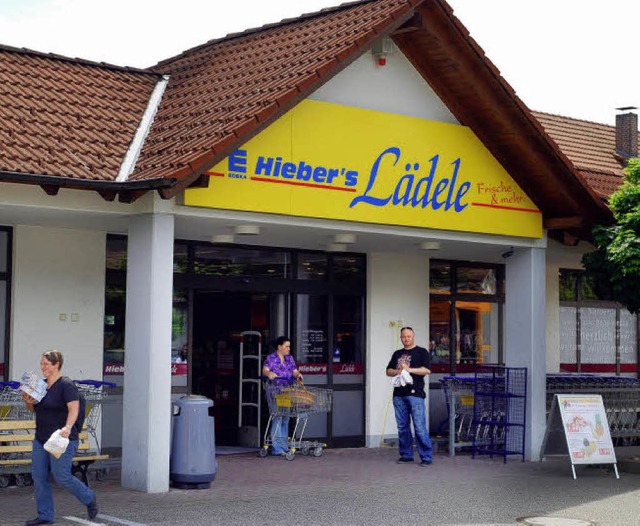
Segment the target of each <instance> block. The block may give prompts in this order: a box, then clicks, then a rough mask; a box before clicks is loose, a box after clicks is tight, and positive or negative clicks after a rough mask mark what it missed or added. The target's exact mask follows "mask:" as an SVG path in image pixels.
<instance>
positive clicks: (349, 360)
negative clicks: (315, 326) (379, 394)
mask: <svg viewBox="0 0 640 526" xmlns="http://www.w3.org/2000/svg"><path fill="white" fill-rule="evenodd" d="M333 310H334V315H333V322H334V331H335V332H334V346H333V352H332V361H333V374H334V375H343V376H342V377H341V378H340V379H338V378H336V377H334V381H342V380H344V381H345V382H350V383H363V382H364V365H363V355H364V333H363V328H364V321H363V312H364V302H363V300H362V298H361V297H360V296H336V297H335V298H334V309H333Z"/></svg>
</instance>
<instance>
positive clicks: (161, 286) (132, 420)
mask: <svg viewBox="0 0 640 526" xmlns="http://www.w3.org/2000/svg"><path fill="white" fill-rule="evenodd" d="M173 230H174V218H173V216H172V215H160V214H149V215H141V216H136V217H133V218H132V220H131V223H130V225H129V239H128V243H127V312H126V336H125V349H126V352H125V370H124V402H123V403H124V407H123V426H122V485H123V486H124V487H127V488H131V489H136V490H140V491H146V492H148V493H161V492H166V491H169V455H170V451H171V312H172V297H173V294H172V291H173Z"/></svg>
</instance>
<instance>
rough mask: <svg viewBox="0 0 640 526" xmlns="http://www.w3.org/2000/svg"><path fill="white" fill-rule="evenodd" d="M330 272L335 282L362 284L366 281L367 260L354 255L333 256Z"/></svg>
mask: <svg viewBox="0 0 640 526" xmlns="http://www.w3.org/2000/svg"><path fill="white" fill-rule="evenodd" d="M331 270H332V272H333V279H334V280H336V281H339V282H349V283H355V282H362V283H364V282H365V281H366V279H367V259H366V257H365V256H360V255H356V254H349V255H347V254H345V255H337V254H334V255H333V256H332V257H331Z"/></svg>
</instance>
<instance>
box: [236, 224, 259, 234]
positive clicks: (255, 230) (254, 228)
mask: <svg viewBox="0 0 640 526" xmlns="http://www.w3.org/2000/svg"><path fill="white" fill-rule="evenodd" d="M234 232H235V233H236V234H238V235H239V236H257V235H258V234H259V233H260V227H259V226H258V225H238V226H236V228H235V229H234Z"/></svg>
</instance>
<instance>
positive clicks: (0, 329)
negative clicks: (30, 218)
mask: <svg viewBox="0 0 640 526" xmlns="http://www.w3.org/2000/svg"><path fill="white" fill-rule="evenodd" d="M11 234H12V230H11V228H9V227H0V381H2V380H6V379H7V378H6V377H5V375H7V374H8V371H6V370H5V364H6V363H7V359H8V354H9V346H8V345H7V331H8V327H9V290H10V289H11V287H10V280H11V268H10V267H11V250H12V249H11Z"/></svg>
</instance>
